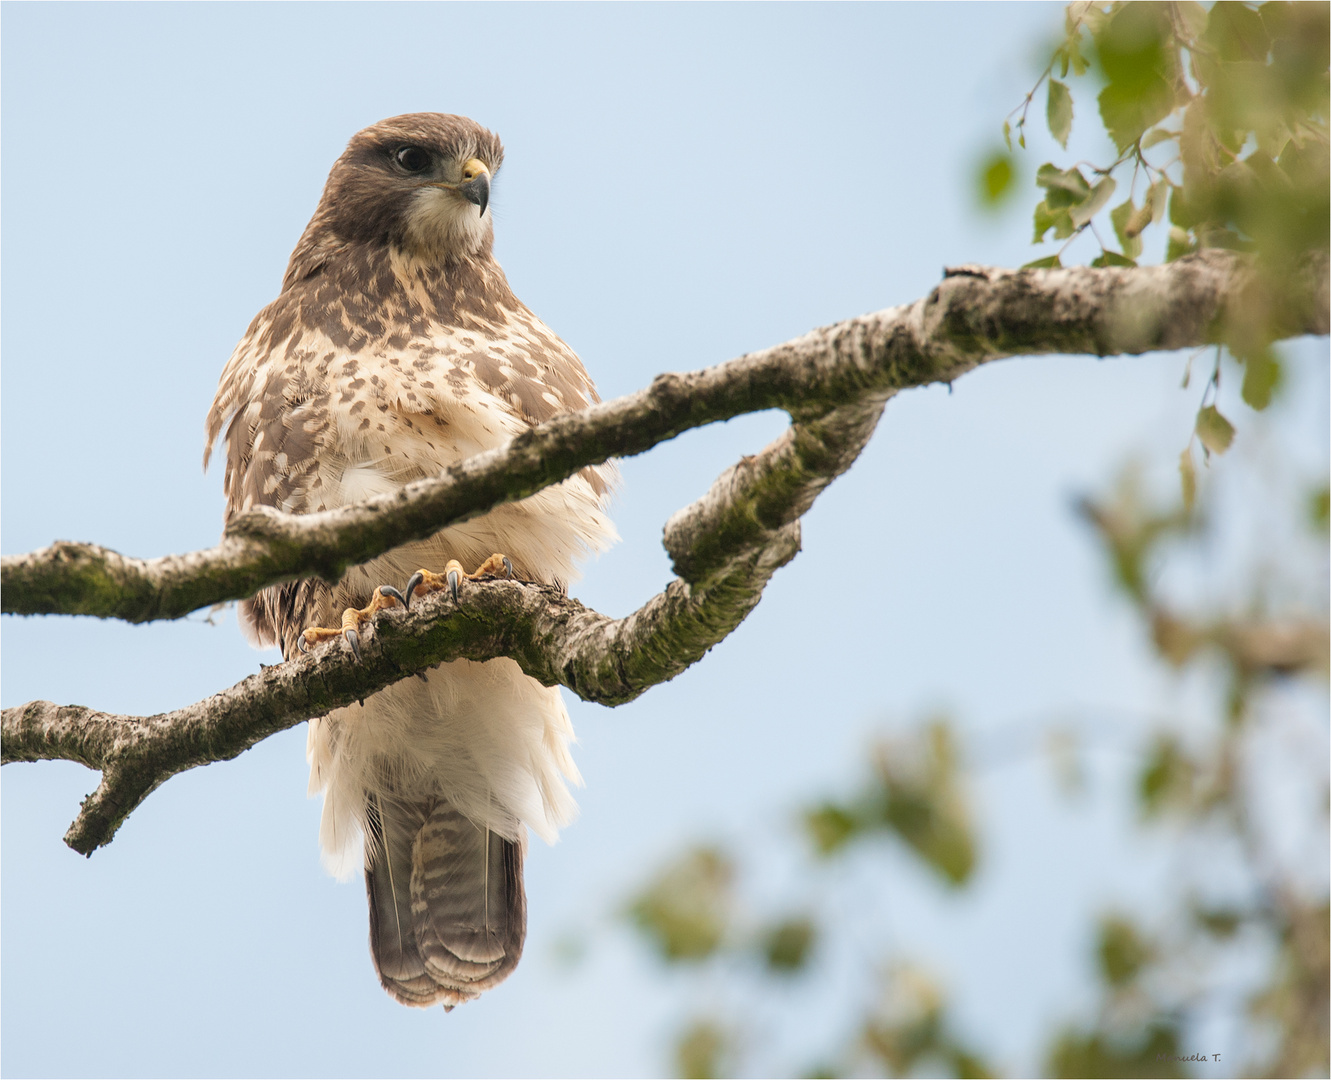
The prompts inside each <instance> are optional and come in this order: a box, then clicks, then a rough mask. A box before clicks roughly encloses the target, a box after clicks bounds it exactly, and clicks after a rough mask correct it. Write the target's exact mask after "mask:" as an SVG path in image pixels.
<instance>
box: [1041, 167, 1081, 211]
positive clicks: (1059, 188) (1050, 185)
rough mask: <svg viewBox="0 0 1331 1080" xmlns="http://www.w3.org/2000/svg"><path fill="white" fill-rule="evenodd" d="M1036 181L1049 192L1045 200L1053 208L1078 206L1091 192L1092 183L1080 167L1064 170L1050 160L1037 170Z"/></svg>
mask: <svg viewBox="0 0 1331 1080" xmlns="http://www.w3.org/2000/svg"><path fill="white" fill-rule="evenodd" d="M1035 183H1036V186H1037V187H1042V188H1044V189H1045V190H1046V191H1047V192H1048V193H1049V194H1048V195H1046V196H1045V200H1046V201H1047V202H1048V203H1049V206H1050V208H1051V209H1058V208H1060V207H1069V206H1076V205H1077V204H1078V203H1081V202H1084V201H1085V199H1086V197H1087V196H1088V195H1090V193H1091V185H1090V184H1088V183H1087V182H1086V177H1084V176H1082V174H1081V171H1080V170H1079V169H1066V170H1064V169H1060V168H1058V167H1057V166H1056V165H1051V164H1049V163H1048V162H1046V163H1045V164H1044V165H1041V166H1040V167H1039V168H1038V169H1037V170H1036V171H1035Z"/></svg>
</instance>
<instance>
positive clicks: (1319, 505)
mask: <svg viewBox="0 0 1331 1080" xmlns="http://www.w3.org/2000/svg"><path fill="white" fill-rule="evenodd" d="M1308 520H1309V521H1310V522H1311V523H1312V526H1313V528H1315V529H1321V530H1323V531H1326V529H1327V528H1328V527H1331V487H1327V486H1325V485H1323V486H1322V487H1320V488H1317V489H1316V490H1315V491H1314V492H1313V493H1312V494H1311V495H1310V496H1308Z"/></svg>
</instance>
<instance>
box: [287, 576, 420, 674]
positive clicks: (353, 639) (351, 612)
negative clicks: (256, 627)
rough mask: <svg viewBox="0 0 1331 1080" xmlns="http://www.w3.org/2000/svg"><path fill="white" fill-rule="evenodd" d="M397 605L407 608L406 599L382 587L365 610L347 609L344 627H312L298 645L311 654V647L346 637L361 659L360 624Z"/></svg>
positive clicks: (301, 649) (302, 633)
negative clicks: (333, 628)
mask: <svg viewBox="0 0 1331 1080" xmlns="http://www.w3.org/2000/svg"><path fill="white" fill-rule="evenodd" d="M396 604H401V605H402V606H403V607H406V606H407V601H406V599H405V598H404V597H403V596H402V594H401V593H400V592H398V591H397V590H396V589H395V588H393V586H391V585H380V586H379V587H378V588H377V589H375V590H374V596H372V597H371V598H370V602H369V603H368V604H366V605H365V606H364V607H363V608H359V609H357V608H347V609H346V611H344V612H342V626H341V627H340V628H339V629H337V630H331V629H328V628H327V627H323V626H311V627H310V628H309V629H308V630H305V631H302V632H301V635H300V637H298V638H297V639H296V644H297V645H299V646H300V651H301V652H309V651H310V646H312V645H318V644H320V643H321V642H324V641H330V640H331V639H333V638H335V637H339V636H340V637H344V638H346V639H347V644H348V645H350V646H351V651H352V652H353V653H354V654H355V656H356V659H357V660H359V659H360V624H361V623H363V622H365V620H366V619H372V618H374V616H375V615H376V614H378V613H379V612H380V611H382V610H383V609H384V608H389V607H393V606H394V605H396Z"/></svg>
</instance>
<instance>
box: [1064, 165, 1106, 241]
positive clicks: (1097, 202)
mask: <svg viewBox="0 0 1331 1080" xmlns="http://www.w3.org/2000/svg"><path fill="white" fill-rule="evenodd" d="M1116 187H1118V184H1116V183H1115V182H1114V178H1113V177H1112V176H1106V177H1105V178H1104V179H1103V180H1101V181H1100V182H1099V183H1098V184H1096V185H1095V187H1093V188H1091V192H1090V195H1088V196H1087V198H1086V200H1085V201H1084V202H1081V203H1079V204H1078V205H1076V206H1074V207H1072V208H1071V210H1069V211H1068V216H1069V217H1070V218H1071V219H1072V224H1073V225H1076V226H1077V227H1078V228H1080V227H1081V226H1083V225H1085V224H1086V223H1087V222H1088V221H1090V220H1091V218H1093V217H1095V215H1096V214H1098V213H1099V212H1100V211H1101V210H1103V209H1104V208H1105V207H1106V206H1107V205H1108V204H1109V200H1110V199H1111V198H1112V197H1113V195H1114V189H1115V188H1116Z"/></svg>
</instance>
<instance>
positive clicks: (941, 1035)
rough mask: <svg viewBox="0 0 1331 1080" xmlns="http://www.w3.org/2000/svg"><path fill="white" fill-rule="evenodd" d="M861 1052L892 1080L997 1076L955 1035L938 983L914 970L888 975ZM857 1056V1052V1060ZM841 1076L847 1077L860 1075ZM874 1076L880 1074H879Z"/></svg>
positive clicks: (864, 1031) (899, 969) (866, 1027)
mask: <svg viewBox="0 0 1331 1080" xmlns="http://www.w3.org/2000/svg"><path fill="white" fill-rule="evenodd" d="M860 1040H861V1041H860V1047H859V1048H855V1049H861V1050H862V1053H863V1054H865V1055H866V1056H867V1057H868V1058H869V1061H870V1063H871V1064H873V1065H876V1066H878V1068H881V1069H884V1070H886V1071H887V1072H888V1073H889V1074H891V1075H892V1076H910V1075H912V1074H914V1073H917V1072H925V1073H926V1074H927V1075H938V1074H940V1073H947V1074H949V1075H952V1076H962V1077H982V1076H993V1075H994V1073H993V1071H992V1069H991V1068H990V1066H989V1065H988V1064H986V1063H985V1061H984V1060H983V1059H982V1058H981V1057H980V1056H979V1055H978V1054H976V1053H975V1052H974V1051H973V1050H971V1049H969V1048H968V1047H967V1046H966V1045H965V1044H963V1043H962V1042H961V1041H960V1040H959V1039H958V1038H957V1036H956V1034H955V1033H954V1032H953V1031H952V1030H951V1027H950V1024H949V1022H948V1018H947V1014H946V1000H945V998H944V997H943V995H942V993H941V992H940V991H939V989H938V987H937V986H936V985H935V984H934V982H933V980H931V979H930V978H929V976H928V975H927V974H925V973H924V972H923V971H921V970H919V969H918V968H915V967H913V966H909V965H907V966H898V967H895V968H893V969H892V970H891V971H889V973H888V975H887V978H886V979H885V980H884V982H883V988H882V993H881V996H880V997H879V999H878V1001H877V1002H876V1003H875V1004H874V1006H873V1008H872V1010H871V1011H870V1013H869V1015H868V1016H867V1017H866V1018H865V1021H864V1024H863V1026H862V1027H861V1035H860ZM853 1053H854V1050H852V1054H853ZM857 1064H859V1063H858V1062H856V1061H854V1060H852V1061H850V1062H847V1063H846V1065H848V1066H851V1067H849V1068H843V1069H842V1070H840V1072H841V1074H842V1075H844V1074H846V1073H849V1072H855V1071H858V1070H857V1069H855V1068H854V1067H853V1066H854V1065H857ZM874 1071H875V1072H876V1071H877V1069H875V1070H874Z"/></svg>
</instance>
